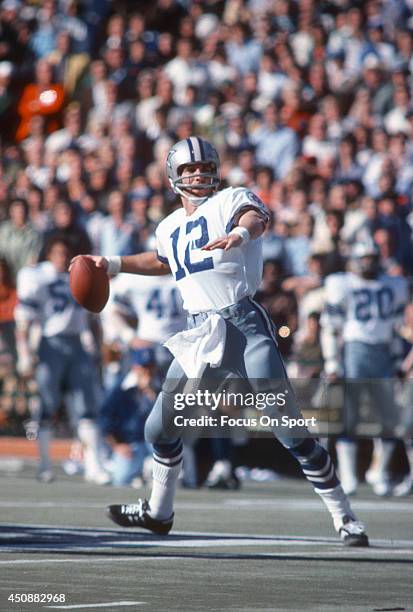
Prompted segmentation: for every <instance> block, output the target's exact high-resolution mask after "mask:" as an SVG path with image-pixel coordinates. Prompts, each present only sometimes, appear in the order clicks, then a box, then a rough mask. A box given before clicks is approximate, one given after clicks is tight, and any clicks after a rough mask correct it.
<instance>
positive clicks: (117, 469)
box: [100, 346, 159, 486]
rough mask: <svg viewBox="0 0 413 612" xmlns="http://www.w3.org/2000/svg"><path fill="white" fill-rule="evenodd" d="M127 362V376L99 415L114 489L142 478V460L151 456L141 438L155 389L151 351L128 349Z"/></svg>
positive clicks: (149, 450)
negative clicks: (128, 361)
mask: <svg viewBox="0 0 413 612" xmlns="http://www.w3.org/2000/svg"><path fill="white" fill-rule="evenodd" d="M130 363H131V370H130V372H129V374H128V375H127V376H126V378H125V379H124V380H123V381H122V382H121V383H120V384H119V385H117V386H115V387H114V388H113V389H112V390H111V391H110V393H109V395H108V396H107V397H106V399H105V401H104V402H103V405H102V408H101V412H100V424H101V430H102V435H103V436H104V437H105V440H106V442H107V443H108V444H109V446H110V447H111V449H112V455H111V459H110V472H111V476H112V480H111V483H112V484H113V485H115V486H121V485H129V484H132V483H136V479H137V478H141V477H142V474H143V464H144V460H145V458H146V457H147V456H149V454H150V453H151V449H150V445H149V444H147V443H146V442H145V438H144V427H145V421H146V418H147V417H148V415H149V413H150V411H151V410H152V407H153V404H154V402H155V399H156V396H157V393H158V390H159V389H158V388H157V377H156V364H155V352H154V350H153V348H151V347H150V346H147V347H146V348H145V347H143V346H142V348H140V349H135V350H131V351H130ZM139 484H141V483H139Z"/></svg>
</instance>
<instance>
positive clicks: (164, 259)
mask: <svg viewBox="0 0 413 612" xmlns="http://www.w3.org/2000/svg"><path fill="white" fill-rule="evenodd" d="M156 256H157V258H158V259H159V261H161V262H162V263H164V264H167V263H169V262H168V259H167V257H163V256H162V255H159V252H158V251H156Z"/></svg>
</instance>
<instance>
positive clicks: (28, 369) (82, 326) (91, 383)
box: [16, 238, 108, 484]
mask: <svg viewBox="0 0 413 612" xmlns="http://www.w3.org/2000/svg"><path fill="white" fill-rule="evenodd" d="M45 255H46V261H44V262H42V263H39V264H37V265H36V266H33V267H26V268H23V269H22V270H21V271H20V272H19V274H18V277H17V296H18V300H19V302H18V305H17V307H16V338H17V355H18V360H17V369H18V371H19V373H20V374H21V375H22V376H25V377H30V376H31V375H32V374H33V373H34V372H35V377H36V382H37V387H38V393H39V396H40V408H39V414H38V417H37V418H38V422H39V429H38V443H39V455H40V463H39V471H38V478H39V480H41V481H44V482H50V481H51V480H52V479H53V472H52V466H51V461H50V456H49V445H50V439H51V432H52V423H53V417H54V416H55V415H56V412H57V411H58V409H59V407H60V404H61V401H62V396H63V393H65V394H66V393H67V406H68V408H69V416H70V421H71V423H72V424H75V425H76V428H77V434H78V436H79V439H80V441H81V442H82V444H83V446H84V463H85V479H86V480H88V481H93V482H96V483H100V484H103V483H105V482H107V481H108V476H107V474H106V473H105V472H104V471H103V470H102V468H101V467H100V464H99V460H98V442H99V436H98V430H97V426H96V423H95V419H96V415H97V399H98V398H97V385H98V378H97V369H96V366H95V364H94V361H93V358H92V355H91V350H90V348H88V349H86V348H85V343H86V342H87V341H89V344H90V341H91V331H90V326H89V322H88V315H87V313H86V311H85V310H84V309H83V308H81V307H80V306H79V305H78V304H77V303H76V302H75V301H74V299H73V298H72V295H71V293H70V288H69V274H68V273H67V268H68V263H69V261H70V256H71V251H70V248H69V246H68V244H67V243H66V242H65V241H64V240H62V239H60V238H55V239H52V240H51V241H50V242H49V243H48V244H47V247H46V249H45ZM36 326H37V327H38V331H39V335H40V340H39V344H38V348H37V349H36V350H34V347H33V333H34V332H35V328H36Z"/></svg>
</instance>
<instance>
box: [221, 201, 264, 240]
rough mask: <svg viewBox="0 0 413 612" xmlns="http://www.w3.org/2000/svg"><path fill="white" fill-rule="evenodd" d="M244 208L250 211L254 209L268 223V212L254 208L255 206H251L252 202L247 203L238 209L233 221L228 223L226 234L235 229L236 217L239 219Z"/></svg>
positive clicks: (257, 207) (232, 218)
mask: <svg viewBox="0 0 413 612" xmlns="http://www.w3.org/2000/svg"><path fill="white" fill-rule="evenodd" d="M244 208H248V209H251V210H252V209H253V210H256V211H257V212H259V213H261V214H262V216H263V217H265V220H266V221H268V219H269V218H270V217H269V215H268V213H267V211H266V210H265V209H264V208H260V207H259V206H254V204H251V202H245V204H243V205H242V206H241V207H240V208H238V209H237V210H236V211H235V212H234V214H233V215H232V217H231V219H230V220H229V221H228V223H227V225H226V227H225V233H226V234H228V233H229V232H230V231H231V230H232V229H233V227H234V222H235V217H238V216H239V215H240V214H241V212H242V211H243V209H244Z"/></svg>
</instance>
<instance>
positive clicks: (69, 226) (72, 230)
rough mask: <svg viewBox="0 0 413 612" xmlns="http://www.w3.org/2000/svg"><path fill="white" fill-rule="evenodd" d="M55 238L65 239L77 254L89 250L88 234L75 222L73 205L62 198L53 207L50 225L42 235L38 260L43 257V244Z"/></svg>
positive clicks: (88, 251)
mask: <svg viewBox="0 0 413 612" xmlns="http://www.w3.org/2000/svg"><path fill="white" fill-rule="evenodd" d="M56 238H61V239H63V240H65V241H66V242H67V243H68V244H69V246H70V249H71V252H72V253H76V254H77V255H82V254H84V253H90V252H91V248H92V247H91V243H90V239H89V236H88V235H87V233H86V231H85V230H84V229H82V226H81V225H80V224H79V223H78V222H77V220H76V216H75V212H74V209H73V207H72V206H71V205H70V204H69V203H68V202H65V201H64V200H59V201H58V202H56V204H55V206H54V207H53V210H52V226H51V228H50V229H48V230H47V231H46V232H45V233H44V235H43V247H42V251H41V253H40V260H43V259H44V257H45V246H46V245H47V244H49V243H50V241H51V240H54V239H56Z"/></svg>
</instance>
